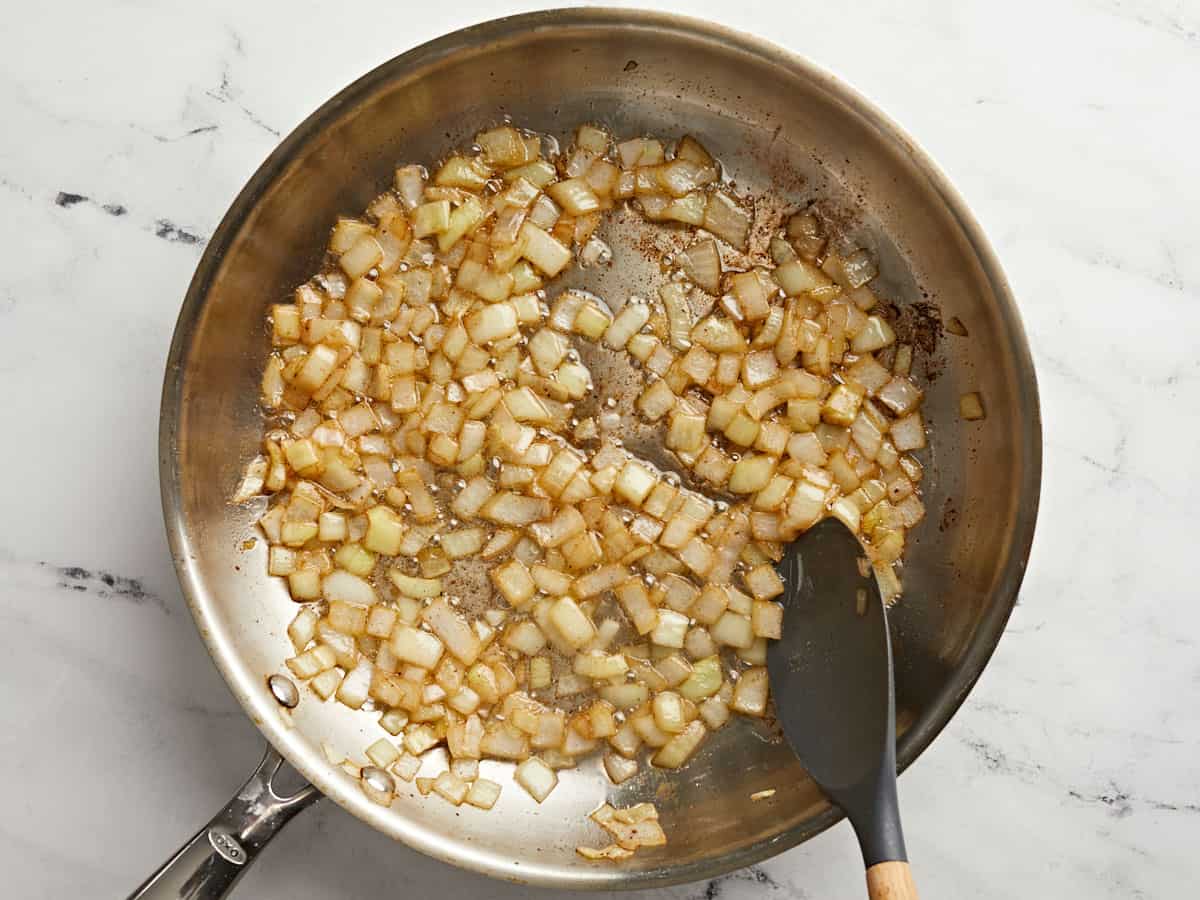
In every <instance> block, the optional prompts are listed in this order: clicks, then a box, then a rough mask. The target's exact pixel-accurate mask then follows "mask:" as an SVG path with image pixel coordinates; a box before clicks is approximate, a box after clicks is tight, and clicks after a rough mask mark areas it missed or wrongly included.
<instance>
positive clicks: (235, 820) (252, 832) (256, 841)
mask: <svg viewBox="0 0 1200 900" xmlns="http://www.w3.org/2000/svg"><path fill="white" fill-rule="evenodd" d="M282 764H283V757H281V756H280V755H279V754H278V753H277V752H276V751H275V748H274V747H270V746H268V747H267V752H266V753H265V754H264V755H263V758H262V762H260V763H259V764H258V768H257V769H255V770H254V774H252V775H251V776H250V778H249V780H247V781H246V783H245V784H244V785H242V788H241V790H239V791H238V792H237V794H236V795H234V797H233V799H232V800H230V801H229V803H227V804H226V805H225V808H224V809H222V810H221V811H220V812H219V813H217V814H216V815H215V816H213V818H212V820H211V821H210V822H209V823H208V824H207V825H206V826H204V828H202V829H200V831H199V832H198V833H197V834H196V835H195V837H193V838H192V839H191V840H190V841H188V842H187V843H186V844H184V845H183V847H182V848H180V850H179V852H178V853H176V854H175V855H174V856H172V857H171V858H170V859H169V860H167V862H166V863H164V864H163V866H162V868H160V869H159V870H158V871H157V872H155V873H154V874H153V875H151V876H150V877H149V878H148V879H146V881H145V882H144V883H143V884H142V886H141V887H139V888H138V889H137V890H136V891H134V892H133V893H132V894H130V895H129V900H217V898H220V897H225V896H228V894H229V892H230V891H232V890H233V886H234V885H235V884H236V883H237V880H238V879H239V878H241V877H242V875H243V874H245V872H246V869H248V868H249V867H250V864H251V863H252V862H254V860H255V859H256V858H257V857H258V854H259V852H261V850H262V849H263V847H265V846H266V845H267V842H268V841H270V840H271V838H273V837H275V835H276V834H278V833H279V832H280V830H282V828H283V826H284V825H286V824H287V823H288V822H290V821H291V819H292V817H293V816H295V815H296V814H297V813H299V812H301V811H302V810H304V809H306V808H308V807H309V806H310V805H311V804H313V803H314V802H315V801H316V800H318V799H320V797H321V792H320V791H318V790H317V789H316V788H315V787H313V786H312V785H311V784H305V785H304V787H302V788H301V789H300V790H299V791H297V792H296V793H294V794H292V795H291V796H289V797H280V796H279V795H278V794H277V793H276V792H275V787H274V785H273V784H272V779H273V778H274V777H275V775H276V773H277V772H278V771H279V767H280V766H281V765H282Z"/></svg>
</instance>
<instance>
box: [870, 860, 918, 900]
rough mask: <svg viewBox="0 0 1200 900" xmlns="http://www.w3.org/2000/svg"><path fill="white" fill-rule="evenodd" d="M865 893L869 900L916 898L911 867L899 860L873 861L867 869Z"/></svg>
mask: <svg viewBox="0 0 1200 900" xmlns="http://www.w3.org/2000/svg"><path fill="white" fill-rule="evenodd" d="M867 893H868V894H869V895H870V898H871V900H917V886H916V885H915V884H914V883H913V878H912V869H910V868H909V867H908V863H906V862H903V861H901V860H892V861H890V862H881V863H875V865H873V866H871V868H869V869H867Z"/></svg>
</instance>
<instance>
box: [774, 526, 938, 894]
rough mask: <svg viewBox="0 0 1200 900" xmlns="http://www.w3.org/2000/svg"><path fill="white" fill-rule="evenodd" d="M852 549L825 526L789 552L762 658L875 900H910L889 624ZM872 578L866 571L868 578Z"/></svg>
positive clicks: (788, 730) (846, 535)
mask: <svg viewBox="0 0 1200 900" xmlns="http://www.w3.org/2000/svg"><path fill="white" fill-rule="evenodd" d="M862 555H863V551H862V548H861V547H860V546H859V543H858V539H857V538H855V536H854V535H853V534H852V533H851V532H850V530H849V529H848V528H846V526H845V525H843V524H842V523H841V522H840V521H838V520H837V519H825V520H824V521H822V522H820V523H819V524H818V525H816V526H815V527H813V528H811V529H809V530H808V531H807V532H805V533H804V534H803V535H802V536H801V537H800V538H799V539H798V540H796V541H795V542H793V543H792V544H791V545H790V546H789V547H788V549H787V553H786V555H785V556H784V558H783V560H782V561H781V562H780V564H779V573H780V575H781V576H782V577H783V580H784V584H785V585H786V587H787V590H786V591H785V593H784V595H783V598H782V599H783V604H784V607H785V611H784V615H783V636H782V638H781V639H780V640H778V641H772V642H771V645H770V647H769V649H768V651H767V666H768V668H769V670H770V673H771V692H772V694H773V695H774V698H775V710H776V715H777V716H778V718H779V722H780V724H781V725H782V726H783V733H784V735H785V736H786V737H787V739H788V743H790V744H791V745H792V749H793V750H794V751H795V752H796V755H797V756H798V757H799V758H800V762H801V763H803V765H804V767H805V768H806V769H807V770H808V772H809V773H810V774H811V775H812V777H813V780H814V781H816V783H817V784H818V785H819V786H820V788H821V790H823V791H824V792H825V794H826V795H827V796H828V797H829V799H830V800H832V801H833V802H834V803H836V804H837V805H838V806H840V807H841V808H842V810H843V811H844V812H845V813H846V816H847V818H849V819H850V823H851V824H852V825H853V826H854V831H855V833H856V834H857V835H858V842H859V845H860V846H861V847H862V853H863V861H864V863H865V864H866V868H867V890H868V893H869V894H870V896H871V898H872V900H916V897H917V890H916V887H915V886H914V885H913V880H912V874H911V872H910V870H909V866H908V857H907V855H906V854H905V850H904V835H903V832H902V831H901V828H900V809H899V805H898V803H897V799H896V724H895V722H896V715H895V709H896V703H895V696H894V693H893V690H894V689H893V681H892V647H891V640H890V638H889V637H888V627H887V615H886V613H885V611H884V608H883V603H882V601H881V600H880V597H879V588H878V586H877V585H876V583H875V578H874V576H873V575H871V574H868V576H867V577H863V576H862V575H861V574H860V573H859V568H858V560H859V558H860V557H861V556H862ZM868 572H869V570H868Z"/></svg>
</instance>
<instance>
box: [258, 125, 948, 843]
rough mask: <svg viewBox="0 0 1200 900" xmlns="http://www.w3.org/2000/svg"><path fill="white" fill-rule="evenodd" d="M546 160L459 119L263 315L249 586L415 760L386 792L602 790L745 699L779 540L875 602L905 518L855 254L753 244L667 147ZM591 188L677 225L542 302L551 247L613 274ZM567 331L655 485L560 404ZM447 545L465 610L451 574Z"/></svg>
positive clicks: (689, 151) (759, 683) (774, 632)
mask: <svg viewBox="0 0 1200 900" xmlns="http://www.w3.org/2000/svg"><path fill="white" fill-rule="evenodd" d="M549 146H551V142H549V141H546V140H544V139H542V138H541V137H539V136H537V135H533V134H530V133H527V132H522V131H519V130H517V129H515V128H512V127H509V126H502V127H498V128H494V129H491V130H489V131H485V132H483V133H481V134H479V135H478V136H477V137H476V145H475V146H474V147H473V148H472V149H471V151H470V152H467V153H464V154H459V155H454V156H451V157H450V158H448V159H447V160H446V161H445V162H444V163H443V164H442V165H441V166H440V167H439V168H438V169H437V170H436V172H435V173H434V174H433V176H432V178H430V177H429V176H428V174H427V173H426V171H425V170H424V169H423V168H421V167H419V166H405V167H404V168H401V169H399V170H398V171H397V173H396V181H395V188H394V190H391V191H389V192H387V193H385V194H383V195H381V196H380V197H378V198H377V199H376V200H375V201H374V202H373V203H372V204H371V205H370V207H369V208H368V210H367V212H366V215H365V216H364V217H362V218H356V219H351V218H346V219H341V220H340V221H338V223H337V225H336V226H335V227H334V229H333V232H332V237H331V241H330V245H329V257H328V266H327V268H326V269H325V270H324V271H323V272H322V273H321V274H319V275H318V276H316V277H315V278H314V279H313V280H312V281H310V282H309V283H306V284H304V285H303V286H301V287H300V288H299V289H298V290H297V291H296V295H295V302H293V303H288V304H282V305H278V306H275V307H273V309H272V311H271V332H272V334H271V340H272V344H273V352H272V354H271V356H270V358H269V360H268V362H267V365H266V370H265V372H264V373H263V379H262V397H261V402H262V405H263V406H264V407H265V408H266V410H268V412H269V413H270V415H271V418H270V420H269V425H268V430H267V433H266V435H265V440H264V453H263V455H261V456H259V457H258V458H256V459H255V460H254V461H252V462H251V464H250V466H249V468H248V470H247V473H246V477H245V479H244V481H243V484H242V486H241V488H240V489H239V492H238V495H237V498H236V499H237V500H238V501H244V500H247V499H249V498H250V497H251V496H253V495H256V494H260V493H265V494H268V495H270V498H271V501H270V504H269V507H268V511H267V512H266V514H265V515H264V516H263V517H262V519H261V521H260V526H261V529H262V531H263V533H264V534H265V535H266V537H267V539H268V541H269V545H270V555H269V568H270V573H271V574H272V575H276V576H279V577H281V578H285V579H287V583H288V587H289V589H290V592H291V595H292V597H293V599H294V600H296V601H297V602H298V603H300V604H303V606H302V607H301V609H300V611H299V613H298V615H297V616H296V618H295V620H294V621H293V622H292V624H291V626H290V628H289V637H290V638H291V640H292V642H293V644H294V646H295V649H296V655H295V656H294V657H292V658H291V659H289V660H288V663H287V665H288V667H289V668H290V670H291V671H292V673H293V674H294V675H295V676H296V677H298V678H299V679H302V680H304V681H306V682H307V684H308V686H309V688H310V689H311V691H312V692H313V693H314V694H316V695H317V696H318V697H320V698H321V699H323V700H324V699H328V698H331V697H333V698H336V699H337V700H338V701H339V702H341V703H343V704H345V705H346V706H348V707H350V708H352V709H371V710H374V711H376V712H378V713H379V715H380V720H379V721H380V725H381V726H382V727H383V729H385V730H386V732H387V733H388V736H386V737H382V738H381V739H380V740H379V741H378V742H376V743H375V744H372V745H371V747H369V748H368V749H367V751H366V755H367V757H368V758H369V759H370V761H371V764H372V766H374V767H377V768H382V769H385V770H387V771H389V772H391V773H392V774H393V775H395V776H396V777H399V778H401V779H403V780H406V781H411V780H412V779H414V778H415V777H416V776H417V774H418V772H419V770H420V768H421V765H422V759H421V757H422V755H423V754H426V753H427V752H428V751H430V750H431V749H433V748H435V747H439V746H441V745H445V747H446V750H447V752H448V756H449V759H450V760H451V765H450V768H449V769H447V770H446V771H444V772H441V773H440V774H439V775H437V776H436V777H429V778H418V779H417V784H418V787H420V788H421V790H422V793H430V792H434V793H437V794H438V795H439V796H441V797H443V798H444V799H446V800H447V801H448V802H451V803H454V804H456V805H457V804H459V803H464V802H466V803H471V804H474V805H476V806H480V807H484V808H490V807H491V805H492V804H494V803H495V802H496V799H497V797H498V795H499V792H500V787H499V785H498V784H496V783H494V782H491V781H487V780H485V779H480V778H479V765H478V761H479V760H481V759H491V760H509V761H513V762H514V763H517V766H516V771H515V776H514V777H515V780H516V781H517V782H518V783H519V784H520V785H521V786H522V787H523V788H524V789H525V790H526V791H527V792H528V793H529V794H530V795H531V796H532V797H533V798H534V800H536V801H537V802H539V803H540V802H542V801H543V800H544V799H545V798H546V797H547V796H548V795H549V793H550V792H551V791H552V790H553V789H554V787H555V785H556V784H557V782H558V776H557V774H556V771H557V770H559V769H562V768H566V767H571V766H573V765H575V764H576V761H577V760H579V759H581V758H582V757H585V756H588V755H590V754H593V753H597V752H602V753H603V754H604V760H603V763H604V767H605V770H606V771H607V773H608V775H609V777H610V778H611V779H612V781H613V782H614V783H620V782H623V781H625V780H627V779H629V778H631V777H632V776H634V775H635V774H636V773H637V771H638V768H639V765H640V764H643V763H644V762H645V761H646V760H647V759H648V761H649V763H650V764H651V765H654V766H660V767H664V768H676V767H679V766H682V765H683V764H684V763H685V762H686V761H687V760H688V758H689V757H691V756H692V755H693V754H694V753H695V752H696V750H697V748H698V747H699V746H700V745H701V744H702V743H703V741H704V739H705V737H706V736H707V735H708V733H709V732H710V731H714V730H716V729H719V728H721V727H722V726H723V725H724V724H725V723H726V721H727V720H728V719H729V717H730V715H731V714H735V713H736V714H738V715H744V716H763V715H764V714H765V713H766V711H767V706H768V684H767V670H766V668H765V660H766V641H767V640H768V639H771V638H776V637H778V636H779V635H780V628H781V620H782V609H781V607H780V606H779V605H778V603H777V602H775V601H776V598H777V597H779V596H780V595H781V594H782V592H783V589H784V588H783V584H782V583H781V581H780V579H779V577H778V576H777V575H776V573H775V570H774V568H773V562H774V561H776V560H778V558H779V557H780V555H781V551H782V546H783V544H784V543H785V542H787V541H790V540H792V539H793V538H794V537H795V536H796V535H798V534H800V533H801V532H803V531H804V530H805V529H807V528H809V527H811V526H812V525H814V524H815V523H816V522H818V521H819V520H820V519H822V518H823V517H825V516H828V515H832V516H836V517H838V518H839V519H841V520H842V521H843V522H845V523H846V525H848V526H849V527H850V528H851V529H852V530H854V531H855V532H856V533H858V534H859V535H861V538H862V541H863V548H864V554H865V557H864V561H863V565H864V570H865V567H866V565H868V564H869V565H871V566H873V567H874V570H875V573H876V575H877V577H878V580H879V582H880V584H881V587H882V591H883V594H884V596H885V598H886V599H887V600H888V601H890V600H892V599H894V598H895V597H896V596H897V595H898V593H899V590H900V583H899V579H898V577H897V575H896V572H895V564H896V563H897V562H898V561H899V560H900V558H901V555H902V554H903V551H904V546H905V536H906V533H907V530H908V529H909V528H911V527H912V526H914V525H915V524H916V523H917V522H919V521H920V520H921V518H922V516H923V514H924V509H923V507H922V504H921V501H920V499H919V491H918V486H919V482H920V479H921V471H922V470H921V465H920V463H919V462H917V460H916V459H915V458H914V457H913V456H912V455H911V452H912V451H916V450H919V449H921V448H922V447H924V445H925V428H924V423H923V421H922V418H921V413H920V405H921V397H922V395H921V391H920V390H919V389H918V388H917V386H916V385H915V384H914V383H913V381H912V380H911V379H910V378H909V369H910V366H911V364H912V348H911V347H909V346H907V345H903V344H898V343H897V341H896V335H895V333H894V332H893V330H892V328H891V326H890V325H889V320H888V317H887V316H886V315H884V314H883V312H882V311H883V310H884V309H885V307H883V306H882V305H881V304H879V303H878V301H877V297H876V295H875V293H874V292H873V290H872V289H871V287H870V286H869V282H870V281H871V280H872V279H873V278H874V277H875V275H876V269H875V264H874V262H873V260H872V259H871V257H870V256H869V255H868V254H867V253H866V252H865V251H863V250H860V249H854V248H849V247H845V246H835V244H836V241H835V240H833V239H832V238H831V237H830V236H829V235H828V234H827V232H826V227H825V225H824V223H823V221H822V219H821V217H820V215H819V214H818V213H817V212H816V211H814V210H805V211H801V212H799V213H797V214H796V215H794V216H792V217H790V218H789V219H787V220H786V221H781V222H775V223H765V224H766V225H767V226H768V227H769V226H770V225H772V224H773V225H774V226H776V227H775V231H774V234H773V235H772V236H770V238H769V244H766V243H765V242H764V243H763V246H762V247H757V248H756V247H754V246H752V243H753V242H752V241H751V235H752V234H753V233H756V232H758V231H761V230H762V226H763V225H764V223H761V222H755V221H754V217H753V216H752V215H751V214H750V213H749V212H747V210H746V205H745V204H744V202H743V201H741V200H740V199H739V198H738V197H736V196H735V195H734V194H733V193H732V192H731V191H730V190H729V189H728V187H727V186H726V185H725V184H723V183H722V181H721V177H720V176H721V172H720V167H719V164H718V163H717V162H716V161H715V160H714V159H713V158H712V156H710V155H709V153H708V151H707V150H705V148H704V147H703V146H702V145H701V144H700V143H699V142H698V141H696V140H695V139H694V138H692V137H684V138H682V139H681V140H679V141H677V142H675V143H674V145H673V148H672V150H671V152H670V153H668V152H666V150H665V149H664V145H663V144H662V143H660V142H659V141H658V140H654V139H649V138H634V139H632V140H628V141H625V142H623V143H619V144H614V141H613V139H612V138H611V137H610V135H609V134H608V133H607V132H606V131H604V130H603V129H601V128H598V127H594V126H590V125H585V126H583V127H581V128H580V129H579V130H578V132H577V133H576V135H575V138H574V142H573V145H572V146H571V147H569V148H568V149H567V150H566V151H564V152H562V153H558V152H553V153H547V152H544V148H546V147H549ZM622 204H630V205H631V206H632V208H634V209H636V210H638V211H639V212H640V213H641V215H642V216H644V217H645V219H646V220H649V221H652V222H661V223H665V224H664V225H663V226H662V227H665V228H669V229H672V230H673V231H674V232H675V233H676V234H682V235H684V236H685V237H686V238H687V240H686V244H687V246H686V248H685V249H684V250H683V251H682V252H680V253H678V254H675V255H674V256H673V257H671V258H670V260H669V263H670V266H671V267H673V269H674V271H672V273H671V277H670V278H669V279H668V280H667V282H666V284H665V285H664V286H662V287H661V289H660V290H657V291H654V292H652V293H653V296H651V297H648V298H638V297H620V298H617V297H609V298H604V299H602V298H599V297H596V296H594V295H591V294H588V293H585V292H582V291H577V290H562V289H559V290H556V289H555V286H554V284H553V280H554V278H555V277H556V276H558V275H559V274H560V273H562V272H563V271H564V270H566V269H567V267H568V266H570V265H571V263H572V261H573V260H575V259H578V260H579V261H580V263H581V264H584V265H593V264H608V265H615V266H620V265H621V259H620V258H619V257H617V258H612V253H611V251H610V250H609V248H608V247H607V245H605V244H604V243H603V242H602V241H601V240H600V238H599V237H598V236H597V233H596V232H597V228H598V226H600V225H601V222H602V216H603V215H604V214H605V211H607V210H610V209H613V208H614V207H616V206H618V205H622ZM582 342H595V343H598V344H599V345H600V346H602V347H603V348H607V351H610V352H624V353H626V354H628V356H629V358H631V359H632V360H635V361H636V364H637V366H638V367H639V368H640V371H641V374H642V377H643V379H644V380H643V385H642V388H641V392H640V395H639V396H638V399H637V402H636V404H635V407H636V413H637V415H639V416H641V417H643V419H644V420H646V421H648V422H653V423H658V426H659V427H660V428H661V434H662V443H663V445H664V446H665V447H666V448H667V449H668V450H669V451H670V452H671V454H672V455H673V458H674V460H676V461H677V463H678V471H676V472H664V471H661V470H659V469H658V468H656V467H655V466H653V465H651V464H650V463H648V462H646V461H644V460H641V459H638V458H636V457H634V456H633V455H631V454H630V453H629V452H628V451H627V450H626V449H625V448H624V447H623V445H622V443H621V441H620V421H619V420H617V419H616V417H615V416H608V415H605V414H598V415H595V416H590V417H583V418H581V417H579V416H577V415H576V407H577V405H581V401H582V400H583V399H584V398H585V397H588V396H589V395H590V394H592V393H594V392H599V393H600V394H601V395H603V391H604V385H603V384H596V383H594V382H593V380H592V375H591V372H590V371H589V370H588V368H587V366H586V365H585V364H584V363H583V362H582V361H581V356H580V354H579V352H578V348H579V347H581V346H583V344H582ZM681 474H682V476H683V477H682V478H681V477H680V475H681ZM715 497H719V498H723V499H714V498H715ZM471 564H478V565H481V566H482V567H483V571H486V576H485V577H484V581H483V583H484V584H485V585H486V586H488V590H487V591H486V592H485V593H486V594H487V596H485V597H484V598H483V600H482V602H480V601H479V598H476V599H475V602H474V603H473V604H472V603H471V602H468V601H467V600H466V599H465V598H464V597H461V596H458V595H456V593H455V590H454V588H453V585H454V584H456V583H458V582H455V580H454V578H455V573H456V572H458V571H460V570H462V569H463V567H466V566H469V565H471ZM639 761H641V762H639ZM369 793H370V794H371V796H372V797H373V799H376V800H378V802H390V800H391V795H390V794H387V793H385V794H384V795H383V796H382V797H381V796H378V794H379V791H378V790H372V791H370V792H369ZM628 843H629V842H626V844H628ZM622 848H623V849H622V850H621V852H616V851H613V854H614V855H615V856H620V855H621V853H624V852H625V851H627V850H630V849H632V848H631V847H628V846H625V845H622ZM595 852H597V853H599V852H600V851H595ZM605 852H608V851H605Z"/></svg>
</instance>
